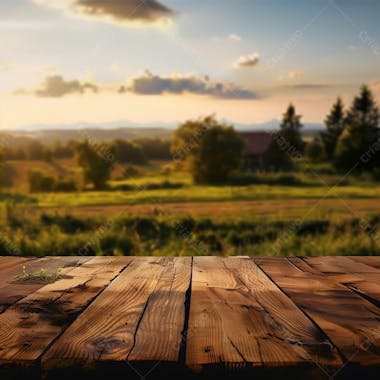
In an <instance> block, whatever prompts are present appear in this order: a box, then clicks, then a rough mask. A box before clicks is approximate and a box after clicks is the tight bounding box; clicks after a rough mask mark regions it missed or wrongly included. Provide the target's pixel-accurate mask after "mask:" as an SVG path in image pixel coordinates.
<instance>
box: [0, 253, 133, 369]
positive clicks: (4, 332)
mask: <svg viewBox="0 0 380 380" xmlns="http://www.w3.org/2000/svg"><path fill="white" fill-rule="evenodd" d="M129 261H130V258H107V257H95V258H92V259H90V260H89V261H88V262H86V263H84V264H83V265H82V266H79V267H76V268H74V269H72V270H71V271H70V272H69V274H67V276H63V277H62V278H61V279H59V280H57V281H56V282H54V283H51V284H48V285H45V286H43V287H41V288H40V289H38V290H37V291H36V292H34V293H32V294H30V295H29V296H27V297H25V298H23V299H22V300H20V301H18V302H17V303H15V304H14V305H12V306H11V307H10V308H8V309H7V310H6V311H5V312H4V313H2V314H0V364H2V365H6V364H9V363H13V364H17V365H19V364H22V365H24V366H25V365H31V366H32V365H34V364H35V362H36V360H37V359H38V358H39V357H40V356H41V354H42V353H43V352H44V351H45V350H46V348H47V347H48V346H49V345H50V344H51V343H52V342H53V340H54V339H56V338H57V336H59V334H60V333H61V332H62V331H63V330H64V329H65V327H67V325H68V324H69V323H71V321H72V319H73V318H75V317H76V315H77V314H78V313H79V312H80V311H81V310H82V309H83V308H84V307H85V306H87V304H88V303H89V302H90V301H91V300H92V299H93V298H94V297H95V296H96V295H97V294H98V293H99V292H100V291H101V290H102V289H103V288H104V287H105V286H106V285H108V283H109V282H110V281H111V280H112V279H113V278H114V277H115V276H116V275H117V274H118V273H119V272H120V271H121V270H122V269H123V268H124V267H125V266H126V265H127V264H128V263H129Z"/></svg>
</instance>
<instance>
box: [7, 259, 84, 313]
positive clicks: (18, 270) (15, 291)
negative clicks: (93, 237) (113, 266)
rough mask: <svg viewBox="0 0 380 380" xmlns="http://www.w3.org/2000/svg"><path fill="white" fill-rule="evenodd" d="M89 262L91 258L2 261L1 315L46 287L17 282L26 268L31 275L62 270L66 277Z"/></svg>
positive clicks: (41, 284)
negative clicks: (13, 305)
mask: <svg viewBox="0 0 380 380" xmlns="http://www.w3.org/2000/svg"><path fill="white" fill-rule="evenodd" d="M3 259H4V258H3ZM88 260H89V258H83V257H45V258H41V259H30V258H29V259H24V258H16V257H5V260H0V313H2V312H4V310H6V309H7V308H8V307H9V306H10V305H12V304H14V303H15V302H17V301H18V300H20V299H21V298H23V297H26V296H27V295H29V294H31V293H33V292H35V291H36V290H38V289H40V288H42V287H43V286H45V285H46V283H45V282H44V281H39V282H38V281H37V282H36V281H33V282H28V281H17V277H18V276H20V275H22V273H23V267H24V266H25V269H26V271H27V272H28V273H30V274H35V273H37V272H38V271H40V270H41V269H42V268H43V269H45V270H46V271H47V272H48V273H54V272H56V271H57V270H58V269H62V274H63V275H66V274H68V273H69V272H70V271H71V270H72V269H74V268H75V267H76V266H78V265H81V264H83V263H85V262H86V261H88Z"/></svg>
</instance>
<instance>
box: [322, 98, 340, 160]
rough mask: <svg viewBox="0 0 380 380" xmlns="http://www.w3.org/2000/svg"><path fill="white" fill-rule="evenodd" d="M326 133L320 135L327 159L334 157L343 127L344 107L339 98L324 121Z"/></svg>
mask: <svg viewBox="0 0 380 380" xmlns="http://www.w3.org/2000/svg"><path fill="white" fill-rule="evenodd" d="M325 125H326V131H324V132H322V133H321V139H322V142H323V146H324V149H325V152H326V156H327V158H328V159H330V160H331V159H332V158H333V157H334V153H335V148H336V145H337V142H338V139H339V136H340V135H341V134H342V132H343V130H344V127H345V115H344V105H343V102H342V99H341V98H338V99H337V100H336V102H335V103H334V105H333V107H332V109H331V111H330V113H329V114H328V115H327V117H326V119H325Z"/></svg>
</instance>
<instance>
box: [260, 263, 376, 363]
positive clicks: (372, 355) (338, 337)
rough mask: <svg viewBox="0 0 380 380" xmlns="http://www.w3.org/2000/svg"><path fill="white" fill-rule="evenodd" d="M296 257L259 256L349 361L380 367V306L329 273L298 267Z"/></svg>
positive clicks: (267, 270) (273, 275)
mask: <svg viewBox="0 0 380 380" xmlns="http://www.w3.org/2000/svg"><path fill="white" fill-rule="evenodd" d="M294 260H296V259H293V262H291V261H290V260H287V259H285V258H281V259H280V258H269V257H268V258H255V262H256V263H257V264H258V265H259V266H260V268H262V269H263V270H264V271H265V272H266V273H267V274H268V275H269V276H270V277H271V278H272V280H273V281H274V282H275V283H276V284H277V285H278V286H279V287H280V288H281V289H282V290H283V291H284V292H285V293H286V294H287V295H289V297H291V299H292V300H293V301H294V302H295V303H296V304H297V305H298V306H299V307H300V308H301V309H302V310H303V311H304V312H305V313H307V314H308V315H309V316H310V318H312V320H313V321H314V322H315V323H316V324H317V325H318V326H319V327H320V328H321V329H322V330H323V331H324V332H325V334H327V336H329V338H330V339H331V341H332V342H333V343H334V344H335V346H336V347H337V348H338V349H339V350H340V352H341V353H342V354H343V355H344V359H345V360H346V361H349V362H354V363H359V364H361V365H368V366H378V365H379V364H380V355H379V352H380V324H379V317H380V311H379V309H378V308H377V307H375V306H374V305H373V304H371V303H370V302H368V301H366V300H365V299H363V298H362V297H360V296H359V295H357V294H356V293H355V292H353V291H351V290H350V289H348V288H347V287H345V286H343V285H341V284H338V283H337V282H335V281H332V280H329V278H328V276H325V275H318V274H317V273H312V272H306V271H304V270H302V269H300V267H302V265H300V267H298V266H296V265H295V264H294ZM298 260H300V259H298ZM300 261H302V260H300ZM304 264H305V263H304Z"/></svg>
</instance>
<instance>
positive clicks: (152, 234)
mask: <svg viewBox="0 0 380 380" xmlns="http://www.w3.org/2000/svg"><path fill="white" fill-rule="evenodd" d="M134 229H135V230H136V232H137V233H138V235H139V236H140V238H141V239H144V240H149V239H154V238H156V237H157V236H158V231H159V227H158V225H157V223H156V222H155V221H154V220H152V219H148V218H139V219H137V220H136V221H135V224H134Z"/></svg>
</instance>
